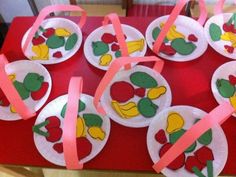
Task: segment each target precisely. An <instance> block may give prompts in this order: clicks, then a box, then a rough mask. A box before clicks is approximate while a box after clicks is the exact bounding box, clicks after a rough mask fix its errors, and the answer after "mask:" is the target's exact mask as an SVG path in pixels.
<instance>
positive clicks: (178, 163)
mask: <svg viewBox="0 0 236 177" xmlns="http://www.w3.org/2000/svg"><path fill="white" fill-rule="evenodd" d="M171 147H172V144H170V143H166V144H165V145H163V146H162V147H161V149H160V151H159V156H160V157H162V156H163V155H164V154H165V153H166V152H167V151H168V150H169V149H170V148H171ZM184 163H185V154H184V153H182V154H180V155H179V156H178V157H177V158H176V159H175V160H174V161H172V162H171V163H170V164H169V165H168V166H167V168H169V169H171V170H178V169H180V168H181V167H183V166H184Z"/></svg>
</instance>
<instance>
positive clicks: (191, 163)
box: [185, 156, 204, 173]
mask: <svg viewBox="0 0 236 177" xmlns="http://www.w3.org/2000/svg"><path fill="white" fill-rule="evenodd" d="M193 167H197V168H198V169H199V170H200V171H202V169H203V168H204V165H203V164H201V163H200V162H199V161H198V159H197V158H196V157H195V156H188V158H187V160H186V163H185V169H186V170H187V171H189V172H190V173H194V171H193Z"/></svg>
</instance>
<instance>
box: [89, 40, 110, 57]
mask: <svg viewBox="0 0 236 177" xmlns="http://www.w3.org/2000/svg"><path fill="white" fill-rule="evenodd" d="M92 48H93V54H94V55H95V56H101V55H104V54H106V53H107V52H108V51H109V46H108V45H107V44H106V43H104V42H102V41H96V42H92Z"/></svg>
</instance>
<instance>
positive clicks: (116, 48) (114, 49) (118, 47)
mask: <svg viewBox="0 0 236 177" xmlns="http://www.w3.org/2000/svg"><path fill="white" fill-rule="evenodd" d="M119 49H120V46H119V45H117V44H115V43H114V44H112V45H111V51H113V52H115V51H117V50H119Z"/></svg>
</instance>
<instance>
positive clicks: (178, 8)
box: [153, 0, 189, 54]
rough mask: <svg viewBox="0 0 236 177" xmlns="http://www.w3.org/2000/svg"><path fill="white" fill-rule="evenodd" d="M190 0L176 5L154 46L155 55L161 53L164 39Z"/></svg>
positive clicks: (180, 0) (182, 0) (181, 1)
mask: <svg viewBox="0 0 236 177" xmlns="http://www.w3.org/2000/svg"><path fill="white" fill-rule="evenodd" d="M188 1H189V0H179V3H178V4H176V6H175V8H174V9H173V10H172V12H171V14H170V16H169V18H168V20H167V21H166V22H165V25H164V26H163V28H162V29H161V32H160V34H159V35H158V37H157V39H156V41H155V43H154V45H153V52H154V53H155V54H158V53H159V50H160V47H161V44H162V42H163V40H164V38H165V37H166V34H167V33H168V31H169V29H170V28H171V26H172V24H173V23H174V22H175V20H176V18H177V17H178V15H179V14H180V12H181V10H182V9H183V7H184V6H185V4H186V3H187V2H188Z"/></svg>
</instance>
